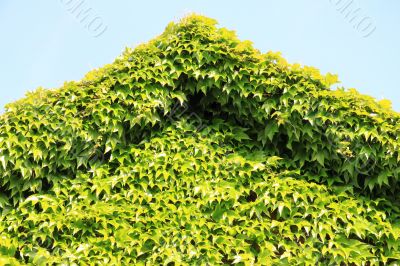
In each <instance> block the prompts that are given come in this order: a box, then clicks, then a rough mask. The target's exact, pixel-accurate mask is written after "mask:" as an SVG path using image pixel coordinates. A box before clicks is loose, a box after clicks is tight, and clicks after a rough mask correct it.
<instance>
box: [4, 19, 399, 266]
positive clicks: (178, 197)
mask: <svg viewBox="0 0 400 266" xmlns="http://www.w3.org/2000/svg"><path fill="white" fill-rule="evenodd" d="M216 25H217V23H216V21H214V20H212V19H209V18H205V17H202V16H197V15H191V16H188V17H186V18H184V19H182V20H181V21H180V22H179V23H171V24H169V25H168V26H167V28H166V30H165V32H164V33H163V34H161V35H160V36H158V37H157V38H155V39H153V40H151V41H150V42H148V43H146V44H142V45H139V46H138V47H136V48H135V49H130V48H127V49H126V51H125V52H124V53H123V54H122V55H121V56H120V57H118V58H117V59H116V60H115V61H114V62H113V63H112V64H109V65H106V66H104V67H103V68H100V69H96V70H93V71H91V72H89V73H88V74H87V75H86V76H85V78H84V79H83V80H82V81H79V82H66V83H65V84H64V85H63V86H62V87H61V88H59V89H53V90H44V89H42V88H39V89H38V90H36V91H35V92H32V93H30V94H28V95H27V96H26V97H25V98H24V99H22V100H19V101H17V102H15V103H12V104H9V105H8V106H7V112H6V113H5V114H3V115H2V116H1V118H0V264H8V265H19V264H21V265H23V264H34V265H47V264H50V265H51V264H67V265H70V264H71V265H75V264H113V265H114V264H116V265H127V264H128V265H129V264H134V265H145V264H146V265H147V264H148V265H158V264H165V265H168V264H169V263H174V264H176V265H192V264H193V265H214V264H228V265H229V264H238V265H293V264H295V265H315V264H323V265H382V264H383V265H397V264H398V263H399V262H400V239H399V237H400V223H399V221H400V209H399V202H400V198H399V196H398V195H399V192H400V188H399V175H400V164H399V161H400V155H399V147H400V142H399V138H398V136H399V131H400V126H399V125H400V116H399V114H398V113H396V112H394V111H393V110H392V109H391V104H390V102H388V101H380V102H378V101H376V100H375V99H373V98H372V97H369V96H365V95H361V94H360V93H358V92H357V91H356V90H355V89H344V88H339V89H335V90H333V89H331V86H332V85H333V84H335V83H337V82H338V78H337V76H336V75H332V74H329V73H328V74H327V75H322V74H321V73H320V72H319V71H318V70H317V69H315V68H312V67H306V66H300V65H298V64H289V63H288V62H286V61H285V60H284V59H283V58H282V57H281V56H280V54H279V53H273V52H268V53H266V54H262V53H260V52H259V51H258V50H256V49H254V48H253V46H252V44H251V42H249V41H245V42H243V41H240V40H239V39H238V38H237V37H236V35H235V33H234V32H233V31H229V30H227V29H224V28H218V27H217V26H216Z"/></svg>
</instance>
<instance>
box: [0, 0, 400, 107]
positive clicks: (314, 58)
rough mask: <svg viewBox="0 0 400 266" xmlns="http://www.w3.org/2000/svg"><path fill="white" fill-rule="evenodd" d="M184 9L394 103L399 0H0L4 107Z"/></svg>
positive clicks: (397, 98)
mask: <svg viewBox="0 0 400 266" xmlns="http://www.w3.org/2000/svg"><path fill="white" fill-rule="evenodd" d="M190 12H196V13H199V14H203V15H206V16H209V17H212V18H214V19H217V20H218V21H219V22H220V25H221V26H223V27H227V28H229V29H234V30H236V31H237V33H238V35H239V37H240V38H241V39H248V40H251V41H253V42H254V46H255V47H256V48H258V49H259V50H261V51H262V52H266V51H269V50H273V51H281V52H282V54H283V56H284V57H285V58H286V59H288V61H289V62H291V63H295V62H297V63H301V64H305V65H311V66H314V67H317V68H319V69H320V70H321V71H322V72H323V73H326V72H331V73H336V74H338V75H339V78H340V80H341V81H342V85H343V86H345V87H349V88H350V87H354V88H356V89H358V90H359V91H361V92H362V93H366V94H369V95H372V96H374V97H376V98H378V99H382V98H388V99H390V100H391V101H392V102H393V105H394V108H395V109H396V110H397V111H400V85H399V78H400V73H399V72H400V67H399V63H400V30H399V26H400V15H399V14H400V1H398V0H386V1H378V0H375V1H374V0H363V1H361V0H319V1H315V0H302V1H295V0H279V1H272V0H269V1H267V0H260V1H255V0H247V1H234V0H233V1H232V0H230V1H225V0H218V1H216V0H214V1H211V0H203V1H198V0H197V1H194V0H185V1H182V0H180V1H177V0H169V1H161V0H159V1H152V0H147V1H127V0H125V1H122V0H120V1H118V0H116V1H107V0H98V1H94V0H36V1H22V0H1V2H0V33H1V35H0V36H1V37H0V48H1V49H0V60H1V63H0V110H1V111H0V112H2V110H3V107H4V105H5V104H6V103H9V102H12V101H14V100H17V99H19V98H21V97H22V96H23V95H24V94H25V92H26V91H29V90H34V89H35V88H37V87H39V86H42V87H45V88H56V87H59V86H61V85H62V84H63V82H64V81H69V80H79V79H81V78H82V77H83V76H84V74H85V73H86V72H88V71H89V70H90V69H92V68H95V67H100V66H102V65H104V64H106V63H111V62H112V61H113V60H114V58H115V57H117V56H118V55H119V54H120V53H121V52H122V51H123V49H124V47H126V46H131V47H132V46H133V47H134V46H135V45H137V44H139V43H142V42H145V41H147V40H149V39H151V38H153V37H155V36H156V35H158V34H160V33H161V32H162V31H163V30H164V28H165V26H166V25H167V24H168V22H170V21H172V20H177V19H179V18H180V17H182V16H184V15H185V14H187V13H190ZM81 20H83V21H81Z"/></svg>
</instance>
